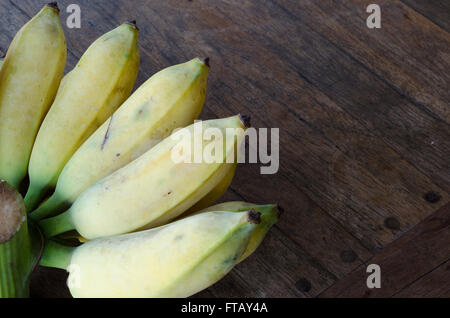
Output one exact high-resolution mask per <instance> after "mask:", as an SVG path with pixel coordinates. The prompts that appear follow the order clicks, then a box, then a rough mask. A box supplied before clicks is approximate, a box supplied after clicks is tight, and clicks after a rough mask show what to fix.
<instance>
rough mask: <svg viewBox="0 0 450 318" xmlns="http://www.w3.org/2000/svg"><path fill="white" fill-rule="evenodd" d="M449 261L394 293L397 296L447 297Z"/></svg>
mask: <svg viewBox="0 0 450 318" xmlns="http://www.w3.org/2000/svg"><path fill="white" fill-rule="evenodd" d="M449 282H450V261H448V260H447V261H446V262H445V263H444V264H441V265H440V266H439V267H438V268H436V269H434V270H433V271H431V272H430V273H428V274H426V275H424V276H423V277H421V278H419V279H418V280H416V281H415V282H413V283H412V284H410V285H409V286H407V287H405V288H404V289H402V290H401V291H400V292H399V293H397V294H395V295H394V297H397V298H437V297H442V298H449V297H450V286H449V285H450V284H449Z"/></svg>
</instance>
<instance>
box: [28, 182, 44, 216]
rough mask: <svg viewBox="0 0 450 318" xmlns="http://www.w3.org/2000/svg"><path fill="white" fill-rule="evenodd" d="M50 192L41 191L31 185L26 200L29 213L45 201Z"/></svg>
mask: <svg viewBox="0 0 450 318" xmlns="http://www.w3.org/2000/svg"><path fill="white" fill-rule="evenodd" d="M48 192H49V191H48V189H44V190H41V189H39V188H38V187H35V186H33V184H30V187H29V188H28V191H27V194H26V195H25V199H24V200H25V206H26V208H27V211H33V210H34V209H35V208H36V207H37V206H38V204H39V203H41V202H42V200H44V198H45V195H46V194H47V193H48Z"/></svg>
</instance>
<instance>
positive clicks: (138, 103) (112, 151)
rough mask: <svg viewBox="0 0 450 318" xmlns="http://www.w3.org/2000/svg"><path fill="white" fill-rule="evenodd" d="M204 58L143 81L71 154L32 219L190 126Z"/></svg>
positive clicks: (198, 106) (198, 104)
mask: <svg viewBox="0 0 450 318" xmlns="http://www.w3.org/2000/svg"><path fill="white" fill-rule="evenodd" d="M208 72H209V66H208V59H204V60H201V59H198V58H196V59H193V60H191V61H189V62H187V63H183V64H179V65H175V66H171V67H168V68H166V69H164V70H162V71H160V72H158V73H156V74H155V75H153V76H152V77H151V78H150V79H149V80H147V81H146V82H145V83H144V84H143V85H142V86H141V87H140V88H139V89H138V90H137V91H136V92H135V93H133V95H132V96H131V97H130V98H128V100H127V101H126V102H125V103H124V104H123V105H122V106H120V107H119V109H118V110H117V111H116V112H115V113H114V114H113V115H112V116H111V117H110V118H109V120H107V121H106V122H105V123H104V124H103V125H102V126H101V127H100V128H99V129H97V131H96V132H95V133H93V134H92V135H91V137H89V139H87V140H86V141H85V142H84V144H83V145H82V146H81V147H80V148H79V149H78V150H77V151H76V152H75V154H74V155H73V156H72V158H70V160H69V161H68V162H67V164H66V166H65V167H64V169H63V171H62V172H61V175H60V176H59V179H58V183H57V185H56V190H55V192H54V194H53V195H52V196H51V197H50V198H49V199H48V200H47V201H45V202H44V203H43V204H42V205H41V206H40V207H39V208H38V209H37V210H35V211H34V212H33V213H32V214H31V217H32V218H33V219H35V220H37V219H42V218H44V217H46V216H48V215H51V214H54V213H55V212H61V211H62V210H63V209H64V208H67V207H68V206H70V204H72V203H73V201H75V199H76V198H77V197H78V195H80V194H81V193H82V192H83V191H84V190H85V189H87V188H88V187H89V186H91V185H92V184H94V183H95V182H97V181H98V180H100V179H101V178H103V177H106V176H107V175H109V174H111V173H112V172H114V171H115V170H117V169H119V168H121V167H122V166H124V165H126V164H127V163H129V162H131V161H132V160H134V159H136V158H137V157H139V156H140V155H141V154H143V153H144V152H145V151H147V150H148V149H150V148H152V147H153V146H154V145H156V144H157V143H158V142H159V141H161V140H162V139H164V138H165V137H167V136H168V135H169V134H170V133H171V132H172V131H173V130H174V129H175V128H178V127H185V126H187V125H190V124H192V123H193V121H194V119H196V118H197V117H198V115H200V112H201V110H202V108H203V104H204V101H205V97H206V80H207V77H208Z"/></svg>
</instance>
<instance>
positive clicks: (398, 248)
mask: <svg viewBox="0 0 450 318" xmlns="http://www.w3.org/2000/svg"><path fill="white" fill-rule="evenodd" d="M449 242H450V204H448V205H446V206H444V207H442V208H441V209H439V210H438V211H437V212H436V213H434V214H433V215H431V216H429V217H428V218H426V219H425V220H424V221H423V222H421V223H420V224H418V225H417V226H416V227H414V228H413V229H411V230H410V231H409V232H408V233H406V234H405V235H403V236H402V237H400V238H399V239H397V240H396V241H395V242H393V243H392V244H390V245H388V246H387V247H385V248H384V249H383V250H382V251H380V252H379V253H378V254H376V255H375V256H374V257H373V258H372V259H370V260H369V261H368V262H367V264H377V265H379V266H380V269H381V288H379V289H377V288H375V289H368V288H367V286H366V279H367V277H368V274H367V273H366V266H365V265H363V266H360V268H358V269H357V270H355V271H354V272H353V273H351V274H350V275H348V277H347V278H345V279H343V280H341V281H339V282H338V283H336V284H335V285H333V286H332V287H330V288H329V289H327V290H326V291H325V292H323V293H322V294H321V295H320V297H391V296H393V295H394V294H396V293H397V292H400V291H402V290H404V288H405V287H408V286H409V287H410V288H411V289H410V290H409V292H410V293H414V292H417V293H420V292H421V290H420V287H419V286H420V285H421V284H426V283H427V282H429V281H426V280H425V281H422V282H416V283H417V284H418V285H416V287H418V289H414V290H413V288H414V287H413V285H414V282H415V281H416V280H417V278H419V277H422V276H424V275H425V274H427V273H429V272H430V271H432V270H433V269H435V268H436V267H437V266H439V265H441V264H443V263H444V262H447V261H448V259H449V258H450V244H448V243H449ZM441 274H443V275H445V277H446V279H445V280H444V282H439V283H438V284H436V285H435V286H433V287H430V286H427V287H426V288H427V290H428V292H429V289H433V290H435V291H436V292H441V291H442V292H446V288H448V277H449V276H448V268H447V267H445V273H442V272H441V270H439V271H438V272H436V273H435V274H434V275H433V276H432V277H430V279H431V280H432V279H436V278H437V276H440V275H441ZM441 284H442V285H441ZM422 288H423V287H422ZM442 289H443V290H442ZM405 290H406V289H405ZM423 292H426V290H423ZM405 293H406V292H405Z"/></svg>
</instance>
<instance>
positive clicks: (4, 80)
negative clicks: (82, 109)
mask: <svg viewBox="0 0 450 318" xmlns="http://www.w3.org/2000/svg"><path fill="white" fill-rule="evenodd" d="M65 63H66V40H65V38H64V32H63V29H62V27H61V23H60V19H59V10H58V7H57V6H56V5H46V6H45V7H44V8H43V9H42V10H41V11H40V12H39V13H38V14H37V15H36V16H34V17H33V18H32V19H31V20H30V21H29V22H28V23H27V24H25V25H24V26H23V27H22V28H21V29H20V31H19V32H18V33H17V34H16V36H15V37H14V39H13V41H12V43H11V45H10V47H9V49H8V53H7V54H6V58H5V60H4V62H3V65H2V68H1V71H0V178H1V179H5V180H7V181H8V182H9V183H10V184H11V185H13V186H14V187H16V188H17V187H18V186H19V184H20V182H21V181H22V179H23V178H24V177H25V176H26V174H27V167H28V160H29V158H30V153H31V149H32V147H33V142H34V139H35V137H36V134H37V131H38V129H39V125H40V124H41V122H42V120H43V118H44V116H45V114H46V113H47V111H48V108H49V107H50V105H51V103H52V102H53V100H54V98H55V95H56V92H57V90H58V86H59V83H60V81H61V77H62V75H63V73H64V66H65Z"/></svg>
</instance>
